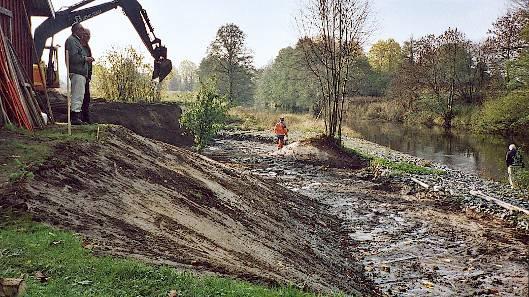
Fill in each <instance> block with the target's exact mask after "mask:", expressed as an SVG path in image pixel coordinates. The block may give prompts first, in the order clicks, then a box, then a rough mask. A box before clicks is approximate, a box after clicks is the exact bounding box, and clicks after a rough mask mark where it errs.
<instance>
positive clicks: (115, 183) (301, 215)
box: [0, 128, 371, 292]
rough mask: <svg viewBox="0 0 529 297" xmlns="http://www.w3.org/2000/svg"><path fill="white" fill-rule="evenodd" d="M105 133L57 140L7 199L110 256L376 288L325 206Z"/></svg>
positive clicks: (135, 138) (182, 153) (114, 131)
mask: <svg viewBox="0 0 529 297" xmlns="http://www.w3.org/2000/svg"><path fill="white" fill-rule="evenodd" d="M105 135H106V137H105V138H104V140H103V143H81V144H63V145H60V146H59V147H56V155H55V157H53V158H52V159H51V160H49V161H48V162H46V163H45V164H44V165H42V166H40V167H39V168H37V169H36V170H35V178H34V180H33V181H32V182H31V183H29V184H27V185H24V186H23V188H19V189H17V191H16V195H15V193H14V191H12V192H11V194H10V195H6V196H4V199H6V197H9V199H10V200H13V197H15V196H16V197H17V198H16V199H18V202H20V201H21V200H24V201H25V203H26V204H27V205H28V207H29V211H30V212H31V213H32V214H33V215H34V216H35V217H36V218H38V219H40V220H43V221H46V222H49V223H51V224H53V225H58V226H62V227H65V228H68V229H72V230H75V231H77V232H79V233H81V234H82V235H84V236H86V237H87V238H89V240H90V241H91V242H92V243H93V244H95V245H96V247H97V248H96V250H98V251H103V252H105V253H110V254H114V255H127V256H130V255H132V256H135V257H138V258H142V259H146V260H148V261H152V262H156V263H167V264H171V265H176V266H184V267H193V268H195V269H198V270H204V271H213V272H220V273H223V274H228V275H234V276H238V277H242V278H246V279H252V280H257V281H265V282H270V283H276V282H280V283H285V282H292V283H294V284H296V285H299V286H305V287H307V288H311V289H316V290H324V291H329V290H334V289H340V290H344V291H346V292H354V291H356V290H359V291H361V292H371V289H369V285H367V284H366V283H365V281H364V278H363V274H362V272H361V268H360V267H359V266H358V265H357V264H355V263H356V261H355V259H352V258H351V256H350V255H352V254H353V251H351V250H348V249H349V248H348V247H351V246H353V245H352V244H351V243H349V241H350V239H349V237H348V236H347V234H345V233H342V232H341V231H340V222H339V221H338V220H337V219H336V218H335V217H333V216H330V215H328V213H327V211H326V209H325V208H326V207H325V206H324V205H323V204H320V203H318V202H315V201H314V200H311V199H309V198H307V197H304V196H301V195H298V194H295V193H293V192H290V191H286V190H285V189H284V188H282V187H280V186H277V185H276V184H275V183H272V182H269V181H264V180H262V179H260V178H257V177H254V176H252V175H249V174H243V173H241V172H239V171H236V170H233V169H231V168H228V167H226V166H224V165H222V164H220V163H217V162H214V161H212V160H210V159H207V158H205V157H202V156H199V155H196V154H193V153H191V152H189V151H187V150H184V149H180V148H176V147H174V146H171V145H166V144H163V143H161V142H156V141H153V140H149V139H146V138H143V137H141V136H139V135H136V134H134V133H132V132H130V131H129V130H126V129H124V128H110V130H109V131H107V132H106V133H105ZM0 202H1V201H0ZM3 203H5V200H4V202H3Z"/></svg>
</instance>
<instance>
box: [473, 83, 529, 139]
mask: <svg viewBox="0 0 529 297" xmlns="http://www.w3.org/2000/svg"><path fill="white" fill-rule="evenodd" d="M528 98H529V91H528V90H521V91H514V92H511V93H510V94H508V95H506V96H504V97H502V98H500V99H498V100H491V101H487V102H486V103H485V104H484V106H483V109H482V110H481V112H480V116H478V117H476V120H475V121H474V126H475V127H476V129H477V130H478V131H480V132H484V133H497V134H524V133H527V132H526V131H527V129H529V100H528Z"/></svg>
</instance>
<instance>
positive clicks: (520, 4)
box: [512, 0, 529, 12]
mask: <svg viewBox="0 0 529 297" xmlns="http://www.w3.org/2000/svg"><path fill="white" fill-rule="evenodd" d="M512 3H513V5H514V8H515V9H520V10H523V11H525V12H529V0H512Z"/></svg>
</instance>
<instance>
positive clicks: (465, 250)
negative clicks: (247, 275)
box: [207, 137, 529, 297]
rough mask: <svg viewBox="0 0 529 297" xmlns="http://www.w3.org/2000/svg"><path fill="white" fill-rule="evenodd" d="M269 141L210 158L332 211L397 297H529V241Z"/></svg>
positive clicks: (439, 200) (230, 144)
mask: <svg viewBox="0 0 529 297" xmlns="http://www.w3.org/2000/svg"><path fill="white" fill-rule="evenodd" d="M274 151H275V148H274V146H273V144H272V143H265V142H263V141H262V139H260V138H259V139H256V140H255V141H252V140H251V138H249V137H246V138H245V139H244V141H239V140H236V139H229V140H226V139H224V140H218V141H217V142H216V143H215V145H213V146H212V147H210V148H209V150H208V151H207V154H208V155H209V156H210V157H212V158H213V159H216V160H219V161H222V162H225V163H229V164H238V166H239V167H240V168H241V169H242V170H244V171H245V172H248V173H251V174H254V175H259V176H262V177H264V178H266V179H269V180H271V181H274V182H277V183H279V184H281V185H283V186H285V187H287V188H289V189H291V190H292V191H294V192H297V193H300V194H303V195H305V196H307V197H310V198H312V199H314V200H316V201H318V202H320V203H323V204H325V205H327V206H328V207H329V210H328V211H329V213H330V214H332V215H334V216H338V217H339V218H340V219H341V220H342V230H343V231H344V232H347V233H348V234H349V238H350V239H352V241H349V242H348V244H350V246H348V247H347V250H348V251H349V252H352V253H353V255H354V256H355V257H360V261H361V262H362V263H363V264H364V265H365V274H366V276H367V277H368V278H369V279H371V280H372V281H373V282H374V283H375V284H376V286H377V288H378V289H380V290H381V291H382V292H384V294H386V295H389V296H513V297H514V296H528V295H529V292H528V290H529V279H528V278H529V262H528V255H529V251H528V246H529V236H528V234H527V233H520V232H518V231H517V230H515V229H511V228H509V227H508V226H507V225H505V224H503V222H500V221H495V220H494V219H493V218H492V217H491V216H487V215H480V214H476V213H474V212H470V211H469V212H464V211H463V210H462V207H461V206H460V204H459V201H455V200H452V199H451V198H449V197H445V196H436V195H432V194H430V193H422V192H420V191H417V189H414V188H411V187H410V186H409V185H407V184H405V183H402V182H401V181H399V179H391V178H385V179H382V180H373V174H372V173H371V172H369V170H367V169H364V170H357V171H353V170H350V169H337V168H331V167H329V166H326V165H325V164H320V165H318V164H316V162H315V163H314V164H307V163H306V162H299V161H297V160H296V159H295V158H290V157H288V156H281V154H279V155H278V154H277V153H276V152H274Z"/></svg>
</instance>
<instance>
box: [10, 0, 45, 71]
mask: <svg viewBox="0 0 529 297" xmlns="http://www.w3.org/2000/svg"><path fill="white" fill-rule="evenodd" d="M32 16H42V17H53V16H54V10H53V5H52V3H51V0H0V26H1V28H2V30H3V32H4V34H5V35H6V36H7V37H8V38H9V39H10V40H11V42H12V43H13V47H14V48H15V52H16V54H17V57H18V59H19V61H20V63H21V64H22V65H23V67H24V69H25V70H26V73H27V74H28V77H29V78H30V79H32V76H33V66H32V65H33V56H34V49H33V36H32V30H31V17H32Z"/></svg>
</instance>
